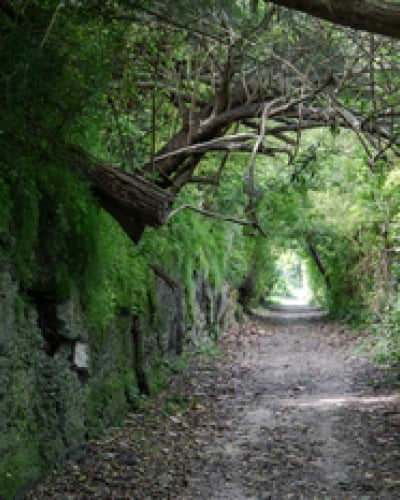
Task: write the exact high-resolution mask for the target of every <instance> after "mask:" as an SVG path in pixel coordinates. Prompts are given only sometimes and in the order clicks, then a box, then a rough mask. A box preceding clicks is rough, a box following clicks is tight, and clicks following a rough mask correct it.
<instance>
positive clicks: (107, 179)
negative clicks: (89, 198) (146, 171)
mask: <svg viewBox="0 0 400 500" xmlns="http://www.w3.org/2000/svg"><path fill="white" fill-rule="evenodd" d="M68 158H69V162H70V164H71V166H72V167H73V168H74V169H75V170H76V171H78V172H79V173H81V174H83V175H84V176H85V177H86V178H87V179H89V181H90V183H91V188H92V191H93V193H94V194H95V196H96V198H97V199H98V200H99V203H100V205H101V206H102V207H103V208H104V210H106V211H107V212H108V213H109V214H110V215H111V216H112V217H113V218H114V219H115V220H116V221H117V222H118V223H119V224H120V225H121V227H122V229H123V230H124V231H125V233H126V234H127V235H128V236H129V237H130V238H131V239H132V240H133V241H134V242H135V243H137V242H138V241H139V239H140V237H141V235H142V233H143V230H144V228H145V226H151V227H159V226H161V225H163V224H164V223H165V222H166V220H167V217H168V214H169V212H170V209H171V207H172V203H173V196H172V195H171V193H169V192H168V191H165V190H164V189H161V188H160V187H158V186H157V185H156V184H155V183H153V182H150V181H148V180H147V179H145V178H144V177H142V176H139V175H132V174H128V173H126V172H123V171H122V170H119V169H118V168H116V167H114V166H113V165H110V164H109V163H106V162H102V161H100V160H96V159H94V158H91V157H89V156H88V155H87V154H86V153H84V152H83V151H81V150H79V149H76V148H72V147H71V148H70V149H69V151H68Z"/></svg>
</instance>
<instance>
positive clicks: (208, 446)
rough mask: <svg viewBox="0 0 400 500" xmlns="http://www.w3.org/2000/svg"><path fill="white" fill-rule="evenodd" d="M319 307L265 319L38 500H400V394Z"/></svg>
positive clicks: (234, 337)
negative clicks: (112, 499)
mask: <svg viewBox="0 0 400 500" xmlns="http://www.w3.org/2000/svg"><path fill="white" fill-rule="evenodd" d="M358 343H359V339H358V336H357V335H356V334H355V333H352V332H349V331H348V330H347V329H345V328H342V327H341V326H338V325H334V324H331V323H329V322H328V321H326V319H325V318H324V317H323V315H322V313H321V312H320V311H319V310H318V309H312V308H299V307H286V308H277V309H276V310H274V311H272V312H269V313H259V314H257V315H254V317H253V318H252V319H251V320H247V321H246V322H245V323H244V325H242V326H241V327H238V326H235V327H232V328H231V330H229V331H228V332H226V334H225V335H224V336H223V337H222V339H221V344H220V351H221V355H220V356H216V355H215V352H214V350H213V349H212V348H210V349H208V350H207V349H205V348H204V349H202V350H200V351H199V353H198V355H196V356H195V357H193V358H192V359H191V360H190V361H189V365H188V366H187V367H186V368H185V371H184V373H183V374H178V375H177V376H176V377H175V378H174V379H173V380H172V381H171V383H170V385H169V386H168V387H167V388H166V389H165V390H164V391H163V392H161V393H160V394H159V395H158V396H156V397H155V398H153V399H152V400H150V401H149V402H147V403H144V404H143V406H142V407H141V409H140V410H137V411H136V412H133V413H131V414H130V415H128V417H127V419H126V421H125V423H124V425H122V426H121V427H120V428H118V429H114V430H113V432H112V433H110V434H109V435H108V436H107V437H106V438H104V439H102V440H100V441H96V442H91V443H89V445H88V446H87V449H86V450H84V453H82V455H81V456H80V457H79V460H75V461H71V462H69V463H67V464H65V465H64V467H63V468H61V469H59V470H58V471H56V472H55V473H54V474H53V475H52V476H51V477H49V478H48V479H47V480H46V481H45V482H44V483H42V484H40V485H39V486H38V487H37V488H36V489H35V490H33V491H31V492H29V493H27V494H26V496H25V497H26V498H29V499H45V498H51V499H63V500H67V499H84V498H116V499H117V498H118V499H119V498H120V499H124V498H126V499H176V500H186V499H232V500H236V499H237V500H240V499H276V500H280V499H286V498H293V499H301V498H304V499H397V498H400V472H399V471H400V393H399V391H398V387H397V385H396V377H395V375H396V373H395V372H394V371H393V368H391V367H388V366H383V365H376V364H374V363H373V362H372V361H371V360H370V359H369V358H368V357H367V356H365V355H363V354H362V353H361V351H360V349H359V348H357V345H358Z"/></svg>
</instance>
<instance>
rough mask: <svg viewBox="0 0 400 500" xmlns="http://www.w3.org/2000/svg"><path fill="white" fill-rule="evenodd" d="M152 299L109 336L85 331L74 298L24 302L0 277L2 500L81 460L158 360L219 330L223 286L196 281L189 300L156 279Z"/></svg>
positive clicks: (4, 275) (117, 321) (120, 320)
mask: <svg viewBox="0 0 400 500" xmlns="http://www.w3.org/2000/svg"><path fill="white" fill-rule="evenodd" d="M156 295H157V296H156V298H155V301H154V304H155V305H154V309H155V310H153V311H147V312H146V314H144V315H143V317H141V318H139V317H138V316H132V315H131V314H129V313H128V312H127V311H121V312H120V313H119V314H118V316H117V317H115V318H114V321H113V322H112V324H110V325H109V327H108V328H107V329H105V330H103V331H91V330H90V329H89V328H88V327H87V326H86V324H85V318H84V316H83V313H82V310H81V308H80V305H79V298H78V297H71V298H70V299H69V300H67V301H65V302H63V303H62V304H56V303H54V302H53V301H52V299H51V298H49V297H46V296H45V295H40V293H33V294H32V295H30V296H28V297H27V296H25V297H22V296H21V295H20V293H19V286H18V283H15V282H13V281H12V279H11V277H10V272H9V271H8V270H7V269H3V270H1V271H0V497H1V495H3V496H5V497H6V498H13V497H14V495H15V494H16V493H17V492H21V491H23V490H24V488H27V487H29V486H30V485H32V484H33V483H34V482H35V481H36V480H37V479H38V478H40V477H42V476H43V475H45V474H46V473H47V472H48V471H49V470H50V469H51V468H53V467H54V466H57V465H59V464H60V463H62V462H63V461H64V460H65V459H66V458H69V457H72V458H75V457H79V455H81V454H82V453H84V443H85V441H86V440H87V439H88V438H90V437H94V436H99V435H101V434H102V433H103V432H104V431H105V430H106V429H108V428H110V427H112V426H115V425H118V424H119V423H120V422H121V420H122V419H123V417H124V416H125V414H126V413H127V411H129V409H132V408H134V407H135V404H136V403H137V402H138V398H139V392H140V390H142V391H143V390H144V391H145V392H149V391H151V389H152V380H153V378H156V375H154V373H153V372H155V371H156V367H157V362H159V361H160V359H161V360H162V359H164V358H165V359H167V358H168V359H170V358H171V356H172V357H177V356H179V355H180V354H181V353H182V352H183V351H185V350H187V349H190V348H192V347H193V346H196V345H198V344H199V343H200V342H202V341H203V340H205V339H208V338H215V336H216V334H217V333H218V330H219V329H220V328H221V327H222V326H223V322H224V314H225V311H226V306H227V295H228V289H227V286H225V287H223V290H222V291H216V290H214V289H213V287H211V286H210V284H209V283H208V282H207V281H206V280H205V279H204V278H203V277H201V276H197V277H195V278H194V283H193V287H192V296H191V295H190V294H189V295H188V293H187V291H185V290H183V288H182V287H180V286H177V287H175V288H170V287H169V286H168V285H167V284H166V283H164V282H163V281H161V280H160V281H159V283H158V286H157V294H156ZM157 376H158V377H160V375H159V374H158V375H157ZM142 377H145V378H146V379H148V380H149V381H150V382H147V380H146V381H145V382H143V380H141V378H142ZM147 383H148V384H149V385H148V387H147V386H146V384H147Z"/></svg>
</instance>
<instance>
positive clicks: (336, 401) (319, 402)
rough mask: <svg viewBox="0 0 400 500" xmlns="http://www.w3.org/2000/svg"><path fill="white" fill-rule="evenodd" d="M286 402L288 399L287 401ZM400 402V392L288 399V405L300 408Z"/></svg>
mask: <svg viewBox="0 0 400 500" xmlns="http://www.w3.org/2000/svg"><path fill="white" fill-rule="evenodd" d="M285 403H286V401H285ZM393 403H398V404H400V395H399V394H390V395H382V396H354V395H348V396H331V397H323V398H313V399H307V400H300V401H288V402H287V406H296V407H300V408H320V409H331V408H354V409H362V408H365V409H368V407H371V406H373V407H376V406H386V405H388V404H393Z"/></svg>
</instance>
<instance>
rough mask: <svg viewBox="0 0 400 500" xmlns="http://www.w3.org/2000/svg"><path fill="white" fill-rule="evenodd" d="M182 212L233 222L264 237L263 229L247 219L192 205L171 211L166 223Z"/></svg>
mask: <svg viewBox="0 0 400 500" xmlns="http://www.w3.org/2000/svg"><path fill="white" fill-rule="evenodd" d="M183 210H192V212H196V213H198V214H201V215H204V216H205V217H210V218H212V219H218V220H222V221H225V222H233V223H234V224H239V225H241V226H252V227H254V228H255V229H257V230H258V231H260V232H261V234H263V236H266V233H265V232H264V231H263V229H262V228H261V227H260V226H259V224H256V223H254V221H250V220H247V219H238V218H236V217H228V216H225V215H222V214H220V213H218V212H211V211H210V210H204V209H202V208H198V207H194V206H193V205H188V204H185V205H181V206H180V207H178V208H176V209H175V210H172V212H170V213H169V215H168V218H167V222H168V221H169V220H171V219H172V217H174V216H175V215H177V214H178V213H179V212H182V211H183Z"/></svg>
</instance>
